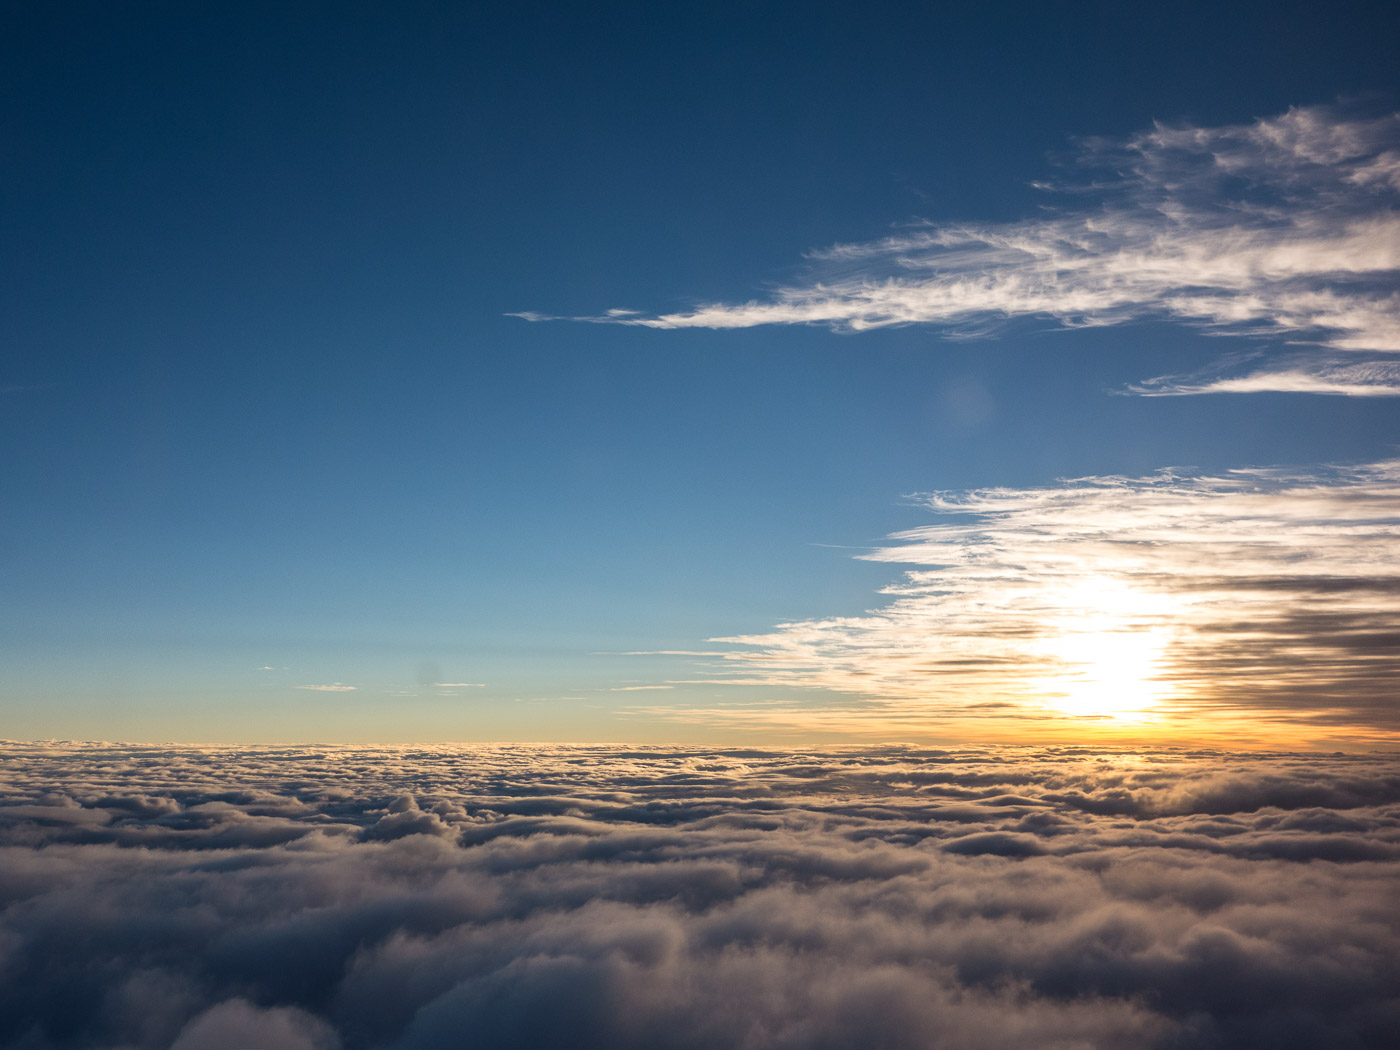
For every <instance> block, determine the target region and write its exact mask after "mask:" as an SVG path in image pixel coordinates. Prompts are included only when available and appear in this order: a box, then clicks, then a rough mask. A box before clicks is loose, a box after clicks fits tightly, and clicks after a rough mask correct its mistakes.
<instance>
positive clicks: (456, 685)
mask: <svg viewBox="0 0 1400 1050" xmlns="http://www.w3.org/2000/svg"><path fill="white" fill-rule="evenodd" d="M433 687H434V688H436V689H484V688H486V683H485V682H434V683H433Z"/></svg>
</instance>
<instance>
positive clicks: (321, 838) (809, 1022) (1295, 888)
mask: <svg viewBox="0 0 1400 1050" xmlns="http://www.w3.org/2000/svg"><path fill="white" fill-rule="evenodd" d="M0 769H3V771H4V779H3V785H2V786H0V968H3V980H0V1045H4V1046H8V1047H24V1048H30V1047H33V1048H42V1050H68V1048H88V1047H99V1046H100V1047H128V1048H132V1050H137V1048H140V1050H146V1048H149V1050H166V1048H171V1050H232V1048H234V1047H245V1048H246V1047H261V1048H264V1050H341V1048H343V1050H370V1048H381V1047H382V1048H398V1050H417V1048H436V1047H444V1046H459V1045H463V1042H464V1040H470V1041H469V1042H468V1043H467V1044H466V1045H475V1046H483V1047H546V1046H570V1047H579V1048H600V1050H601V1048H607V1050H643V1048H645V1050H709V1048H715V1050H718V1048H723V1050H838V1048H849V1047H851V1046H879V1047H886V1048H889V1050H930V1048H938V1050H1004V1048H1006V1047H1012V1046H1035V1047H1043V1048H1048V1050H1070V1048H1078V1050H1130V1048H1131V1050H1168V1048H1180V1047H1230V1048H1236V1050H1250V1048H1260V1050H1263V1048H1268V1050H1303V1048H1308V1050H1314V1048H1316V1047H1320V1046H1326V1047H1338V1048H1347V1050H1360V1048H1380V1047H1388V1046H1390V1045H1391V1043H1390V1040H1392V1039H1393V1036H1394V1033H1395V1031H1396V1025H1397V1023H1400V1007H1397V1001H1396V998H1395V980H1394V978H1395V974H1396V972H1397V969H1400V928H1398V926H1397V917H1400V899H1397V897H1398V896H1400V877H1398V876H1400V770H1397V766H1396V762H1395V759H1394V758H1393V757H1390V758H1386V757H1383V756H1375V755H1373V756H1369V757H1367V756H1351V757H1347V756H1315V755H1313V756H1301V755H1288V754H1262V755H1254V756H1241V755H1225V754H1212V753H1205V752H1181V751H1177V752H1161V751H1144V750H1136V751H1131V752H1111V751H1098V750H1091V749H1084V748H1066V749H1049V750H1045V749H1014V748H1012V749H1001V750H998V751H995V752H987V751H979V750H961V749H960V750H928V749H922V750H921V749H912V748H883V749H863V750H846V751H838V752H799V751H784V750H759V749H745V750H687V749H655V750H650V749H649V750H630V749H619V748H604V747H549V748H470V747H468V748H463V747H455V748H454V747H431V748H398V749H362V748H318V749H313V750H306V749H302V750H297V749H287V748H264V749H236V748H221V749H210V750H204V749H196V748H180V749H168V748H158V747H145V748H143V747H121V746H111V745H103V746H86V747H72V746H43V745H8V746H5V747H3V748H0Z"/></svg>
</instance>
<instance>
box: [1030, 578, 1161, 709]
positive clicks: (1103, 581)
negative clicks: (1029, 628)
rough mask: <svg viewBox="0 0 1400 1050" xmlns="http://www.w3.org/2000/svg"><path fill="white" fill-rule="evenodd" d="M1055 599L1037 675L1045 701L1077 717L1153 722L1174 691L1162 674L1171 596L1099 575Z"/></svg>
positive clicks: (1063, 590)
mask: <svg viewBox="0 0 1400 1050" xmlns="http://www.w3.org/2000/svg"><path fill="white" fill-rule="evenodd" d="M1054 604H1055V606H1057V611H1056V612H1055V613H1053V614H1052V615H1051V616H1050V617H1049V619H1048V622H1047V628H1048V630H1047V632H1046V635H1045V637H1044V638H1043V639H1042V641H1041V643H1040V647H1039V648H1040V649H1041V654H1042V656H1043V657H1045V658H1046V662H1047V663H1048V664H1049V667H1048V668H1047V673H1046V674H1045V675H1043V676H1042V677H1039V678H1038V679H1037V680H1036V688H1037V692H1038V693H1039V694H1040V696H1041V697H1042V698H1043V700H1044V702H1045V704H1046V706H1048V707H1050V708H1051V709H1053V710H1055V711H1057V712H1059V713H1061V714H1065V715H1072V716H1078V717H1092V718H1106V719H1113V720H1116V721H1122V722H1145V721H1149V720H1151V719H1152V718H1153V717H1154V715H1153V712H1154V709H1155V708H1156V707H1157V706H1158V705H1159V704H1160V703H1161V702H1162V701H1163V700H1164V699H1166V697H1167V695H1168V693H1169V687H1168V685H1167V683H1165V682H1164V681H1162V679H1161V671H1162V665H1163V659H1164V654H1165V651H1166V648H1167V643H1168V642H1169V640H1170V627H1169V623H1168V620H1169V616H1168V614H1169V611H1170V610H1169V609H1168V606H1169V604H1170V602H1169V599H1167V598H1166V597H1165V596H1163V595H1160V594H1155V593H1151V592H1146V591H1140V590H1135V589H1133V588H1131V587H1128V586H1127V585H1125V584H1123V583H1121V582H1119V581H1117V580H1113V579H1110V578H1105V577H1092V578H1089V579H1085V580H1082V581H1078V582H1076V583H1075V584H1074V585H1073V586H1071V587H1068V588H1064V589H1062V590H1060V591H1059V592H1058V593H1057V594H1056V595H1055V602H1054Z"/></svg>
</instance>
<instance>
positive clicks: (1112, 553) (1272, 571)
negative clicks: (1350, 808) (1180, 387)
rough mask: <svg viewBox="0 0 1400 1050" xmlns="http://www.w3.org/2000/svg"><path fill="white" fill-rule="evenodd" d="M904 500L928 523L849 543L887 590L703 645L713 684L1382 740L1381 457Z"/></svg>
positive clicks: (1390, 540) (865, 710) (1068, 718)
mask: <svg viewBox="0 0 1400 1050" xmlns="http://www.w3.org/2000/svg"><path fill="white" fill-rule="evenodd" d="M923 499H924V502H925V503H926V504H927V506H928V507H929V509H930V510H931V511H933V512H934V513H935V514H936V515H937V516H938V520H937V521H936V522H935V523H933V524H930V525H927V526H923V527H921V528H917V529H912V530H909V531H907V532H903V533H900V534H898V535H896V536H894V537H893V539H894V540H895V541H896V542H894V543H892V544H890V545H888V546H885V547H881V548H877V549H875V550H872V551H869V552H867V553H866V554H864V555H863V556H862V557H863V558H865V559H866V560H870V561H885V562H892V563H903V564H905V565H906V566H910V568H908V569H907V570H906V571H905V573H904V575H903V578H902V579H900V580H899V581H897V582H895V583H893V584H891V585H890V586H889V587H887V588H885V593H886V594H887V595H889V596H890V598H891V600H890V601H888V602H887V603H886V604H885V605H884V606H882V607H880V608H877V609H873V610H870V611H868V612H866V613H864V614H862V615H859V616H844V617H831V618H827V619H814V620H802V621H798V622H794V623H786V624H782V625H779V626H778V627H776V628H775V629H774V630H772V631H771V632H768V633H766V634H760V635H744V636H737V637H730V638H722V639H717V641H719V642H723V643H728V644H730V645H731V646H733V648H732V650H731V651H729V652H727V653H725V654H724V657H723V662H724V663H723V667H722V668H718V669H716V670H715V675H716V679H717V680H729V681H734V682H742V683H743V684H745V685H753V684H755V683H760V684H767V685H770V686H775V687H778V686H785V687H794V688H798V689H803V690H812V689H820V690H827V691H831V692H835V693H845V694H852V695H854V696H855V697H857V698H858V699H857V700H856V701H854V702H852V703H848V704H847V705H846V707H845V709H844V711H843V712H842V713H841V714H840V715H839V716H838V721H840V720H844V722H842V724H844V725H846V726H847V728H848V729H851V728H862V729H864V730H866V731H869V732H872V733H880V732H884V733H887V734H890V735H891V738H892V735H893V734H896V733H901V734H908V733H910V732H918V731H925V732H932V731H937V730H938V729H939V728H940V727H942V728H943V729H949V728H950V727H955V728H957V729H958V730H959V733H960V735H963V736H969V735H971V736H975V735H978V734H979V733H985V732H991V731H993V729H995V733H994V735H998V736H999V737H1000V738H1003V739H1006V738H1015V737H1018V736H1019V737H1020V738H1022V739H1025V738H1027V735H1028V734H1034V736H1033V737H1032V738H1034V739H1048V738H1049V737H1048V736H1047V734H1051V735H1053V734H1054V733H1055V732H1058V731H1060V730H1064V731H1065V732H1067V733H1068V734H1069V735H1074V734H1075V733H1082V732H1087V731H1092V730H1095V729H1096V727H1097V728H1098V729H1105V728H1107V729H1112V728H1113V727H1114V726H1120V727H1129V726H1136V727H1139V728H1151V729H1152V730H1153V733H1154V735H1159V736H1160V737H1162V738H1165V737H1168V736H1176V737H1181V736H1212V735H1214V736H1217V737H1218V736H1220V735H1222V734H1227V735H1232V734H1235V733H1237V732H1238V731H1239V730H1240V728H1241V727H1246V728H1248V729H1249V730H1250V731H1251V732H1255V733H1262V734H1264V735H1265V736H1267V737H1269V738H1270V739H1274V740H1286V741H1289V742H1291V743H1293V744H1307V743H1317V742H1321V741H1325V740H1328V739H1347V740H1370V741H1394V740H1396V739H1397V738H1400V712H1397V710H1396V704H1395V686H1394V683H1395V682H1396V681H1397V680H1400V607H1397V606H1398V604H1400V603H1397V596H1400V463H1397V462H1394V461H1392V462H1385V463H1376V464H1369V465H1363V466H1355V467H1327V468H1320V469H1311V470H1295V471H1289V470H1281V469H1248V470H1235V471H1230V472H1227V473H1225V474H1222V475H1218V476H1192V475H1188V474H1184V473H1180V472H1175V471H1170V470H1168V471H1162V472H1160V473H1158V474H1156V475H1152V476H1150V477H1140V478H1124V477H1100V478H1080V479H1075V480H1073V481H1066V482H1064V483H1062V484H1060V485H1058V486H1054V487H1050V488H1044V489H985V490H977V491H973V492H965V493H935V494H933V495H931V496H927V497H924V498H923ZM736 667H742V668H743V671H744V674H743V676H742V678H740V677H738V676H735V675H734V673H733V672H734V670H735V668H736ZM738 714H739V712H737V711H734V710H730V711H728V712H727V713H725V714H724V715H723V716H722V717H721V720H729V721H731V722H733V721H734V719H735V717H736V716H738ZM684 717H692V718H693V717H697V716H696V715H695V713H694V712H691V713H689V714H687V715H685V716H684ZM759 718H760V720H761V721H764V722H766V723H767V724H770V725H771V724H777V723H781V722H782V721H783V720H784V719H787V720H788V722H789V724H791V725H793V726H797V727H801V726H804V725H806V726H812V725H814V724H821V725H822V726H824V727H825V728H834V726H835V723H833V722H832V721H831V719H832V718H833V710H832V709H831V708H828V709H826V710H823V711H821V712H819V713H818V712H816V711H815V710H812V709H810V705H809V709H807V710H800V711H798V710H793V709H785V708H783V707H782V706H781V704H780V705H778V706H776V707H775V706H772V705H769V706H767V707H765V708H763V709H762V710H761V712H759ZM734 724H739V723H738V722H735V723H734Z"/></svg>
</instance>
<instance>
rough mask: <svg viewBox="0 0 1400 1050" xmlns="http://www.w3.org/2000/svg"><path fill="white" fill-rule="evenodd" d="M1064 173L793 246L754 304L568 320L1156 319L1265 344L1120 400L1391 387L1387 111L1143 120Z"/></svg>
mask: <svg viewBox="0 0 1400 1050" xmlns="http://www.w3.org/2000/svg"><path fill="white" fill-rule="evenodd" d="M1079 161H1080V164H1081V166H1082V167H1083V168H1085V169H1086V170H1088V171H1091V172H1093V173H1094V175H1095V176H1096V177H1093V178H1091V179H1090V180H1089V181H1087V182H1078V183H1070V184H1063V185H1053V186H1051V185H1047V186H1046V187H1045V188H1047V189H1053V190H1057V191H1063V192H1068V193H1070V194H1072V200H1073V203H1072V204H1071V205H1070V206H1068V207H1063V208H1061V209H1059V210H1057V211H1054V212H1052V213H1050V214H1049V215H1048V216H1045V217H1037V218H1034V219H1029V220H1026V221H1024V222H1016V223H1003V224H984V225H978V224H963V225H940V224H926V225H923V226H919V227H915V228H913V229H909V230H907V231H904V232H901V233H898V234H896V235H894V236H891V237H887V238H885V239H883V240H879V241H875V242H871V243H866V244H843V245H837V246H835V247H833V248H829V249H826V250H823V251H819V252H814V253H812V255H811V257H810V261H811V262H812V264H813V268H812V272H811V274H810V276H809V279H808V280H806V281H804V282H802V283H798V284H793V285H789V286H786V287H780V288H778V289H777V290H776V291H774V292H773V294H772V295H771V296H770V297H769V298H767V299H765V300H755V301H750V302H747V303H711V304H707V305H703V306H699V307H696V308H695V309H692V310H686V311H681V312H676V313H668V314H660V315H656V316H646V315H642V314H639V313H637V312H635V311H630V310H610V311H608V312H607V313H606V314H605V315H603V316H601V317H591V318H573V319H574V320H588V321H601V322H606V323H614V324H628V325H644V326H648V327H653V328H697V327H698V328H746V327H750V326H753V325H764V324H821V325H827V326H830V327H832V328H835V329H839V330H845V331H861V330H864V329H870V328H880V327H887V326H891V325H905V324H929V325H935V326H938V327H939V328H941V329H942V330H943V331H944V333H945V334H947V335H948V336H950V337H965V338H966V337H974V336H980V335H985V334H987V333H988V332H989V331H991V330H993V329H995V328H996V327H997V326H998V325H1000V324H1001V323H1003V322H1005V321H1006V320H1008V319H1011V318H1017V317H1035V318H1044V319H1050V320H1053V321H1055V322H1058V323H1059V324H1062V325H1065V326H1070V327H1073V326H1085V325H1111V324H1122V323H1125V322H1131V321H1144V320H1159V319H1172V320H1176V321H1180V322H1185V323H1188V324H1193V325H1199V326H1203V327H1205V328H1207V329H1208V330H1211V331H1214V332H1219V333H1233V334H1237V335H1249V336H1262V337H1268V339H1269V343H1270V346H1271V347H1272V348H1273V349H1272V351H1271V352H1270V354H1269V355H1268V356H1265V357H1264V359H1263V360H1262V361H1260V360H1259V358H1258V356H1257V355H1255V356H1252V357H1250V358H1247V359H1244V360H1240V359H1235V360H1232V361H1227V362H1225V363H1224V364H1222V366H1221V367H1220V368H1217V369H1214V370H1212V371H1211V372H1210V373H1208V374H1203V375H1196V376H1160V377H1157V378H1154V379H1150V380H1147V381H1144V382H1143V383H1141V384H1139V385H1138V386H1136V387H1135V388H1134V389H1135V390H1136V391H1137V392H1139V393H1143V394H1152V395H1166V394H1192V393H1217V392H1247V391H1262V390H1280V391H1296V392H1311V393H1332V394H1356V395H1395V394H1400V361H1397V360H1396V359H1395V358H1394V356H1393V355H1394V354H1395V353H1396V352H1400V291H1397V275H1398V274H1400V212H1398V211H1397V204H1400V114H1391V115H1388V116H1383V117H1358V116H1354V115H1349V114H1347V113H1345V112H1343V111H1340V110H1338V109H1335V108H1329V107H1318V106H1315V107H1308V108H1301V109H1292V110H1289V111H1288V112H1287V113H1284V114H1282V115H1281V116H1277V117H1271V118H1268V119H1261V120H1257V121H1255V122H1254V123H1252V124H1246V125H1238V126H1232V127H1220V128H1206V127H1192V126H1189V125H1180V126H1166V125H1160V124H1159V125H1156V126H1154V127H1153V128H1152V129H1150V130H1148V131H1144V132H1142V133H1140V134H1137V135H1134V136H1133V137H1131V138H1129V139H1128V140H1127V141H1122V142H1117V141H1110V140H1106V139H1096V140H1088V141H1086V142H1084V143H1082V153H1081V155H1080V157H1079ZM518 316H521V317H525V318H527V319H529V320H546V319H549V318H547V317H546V316H545V315H541V314H536V313H523V314H520V315H518ZM1280 343H1282V344H1284V346H1285V347H1287V349H1285V350H1284V351H1283V352H1279V351H1278V345H1279V344H1280ZM1295 344H1306V345H1309V349H1306V350H1302V349H1299V348H1298V347H1297V346H1296V345H1295Z"/></svg>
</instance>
